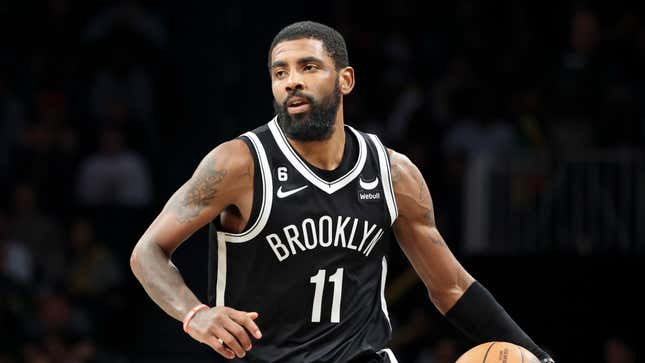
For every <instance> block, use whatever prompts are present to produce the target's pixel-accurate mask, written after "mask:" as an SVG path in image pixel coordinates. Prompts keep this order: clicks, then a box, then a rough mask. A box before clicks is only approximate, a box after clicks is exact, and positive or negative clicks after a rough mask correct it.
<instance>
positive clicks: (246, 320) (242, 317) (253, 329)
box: [231, 312, 262, 339]
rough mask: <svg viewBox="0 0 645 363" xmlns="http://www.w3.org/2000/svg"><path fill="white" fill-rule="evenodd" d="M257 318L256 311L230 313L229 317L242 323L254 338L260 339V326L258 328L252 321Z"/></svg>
mask: <svg viewBox="0 0 645 363" xmlns="http://www.w3.org/2000/svg"><path fill="white" fill-rule="evenodd" d="M257 318H258V313H256V312H253V313H240V314H235V315H231V319H233V320H235V322H237V323H238V324H240V325H242V326H243V327H244V328H245V329H246V330H248V331H249V332H250V333H251V334H253V336H254V337H255V339H260V338H262V333H261V332H260V328H258V326H257V325H256V324H255V322H254V321H253V320H255V319H257Z"/></svg>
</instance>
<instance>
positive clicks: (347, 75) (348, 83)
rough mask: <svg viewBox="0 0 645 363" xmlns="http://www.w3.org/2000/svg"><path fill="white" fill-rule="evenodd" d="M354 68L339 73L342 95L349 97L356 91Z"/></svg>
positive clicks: (341, 70)
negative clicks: (348, 95)
mask: <svg viewBox="0 0 645 363" xmlns="http://www.w3.org/2000/svg"><path fill="white" fill-rule="evenodd" d="M354 81H355V79H354V68H352V67H345V68H342V69H340V70H339V71H338V87H339V88H340V93H342V94H343V95H347V94H349V93H350V92H352V90H353V89H354Z"/></svg>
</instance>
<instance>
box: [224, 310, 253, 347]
mask: <svg viewBox="0 0 645 363" xmlns="http://www.w3.org/2000/svg"><path fill="white" fill-rule="evenodd" d="M232 319H233V316H231V319H227V320H226V321H225V322H224V329H226V330H228V332H229V333H231V335H233V337H235V338H236V339H237V341H238V342H239V343H240V345H241V346H242V348H244V350H250V349H251V338H250V337H249V335H248V334H247V333H246V330H244V327H243V326H242V325H240V324H239V323H238V322H236V321H235V320H232Z"/></svg>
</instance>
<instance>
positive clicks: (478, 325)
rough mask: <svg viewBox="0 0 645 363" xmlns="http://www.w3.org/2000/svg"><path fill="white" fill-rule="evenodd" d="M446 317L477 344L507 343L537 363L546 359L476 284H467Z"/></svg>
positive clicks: (495, 302) (486, 291) (544, 354)
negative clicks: (528, 354)
mask: <svg viewBox="0 0 645 363" xmlns="http://www.w3.org/2000/svg"><path fill="white" fill-rule="evenodd" d="M446 318H447V319H448V320H449V321H450V322H451V323H452V324H453V325H455V326H456V327H457V328H458V329H459V330H460V331H461V332H462V333H464V334H465V335H466V336H468V337H469V338H470V339H472V340H474V341H475V342H476V344H479V343H483V342H487V341H493V340H496V341H506V342H510V343H513V344H517V345H520V346H522V347H524V348H526V349H528V350H529V351H530V352H531V353H533V354H535V356H536V357H538V359H540V360H542V359H544V358H548V357H549V355H548V354H547V353H546V352H545V351H543V350H542V349H540V347H538V346H537V345H536V344H535V343H534V342H533V340H531V338H529V336H528V335H527V334H526V333H525V332H524V331H523V330H522V329H521V328H520V327H519V326H518V325H517V324H516V323H515V322H514V321H513V319H512V318H511V317H510V316H509V315H508V313H507V312H506V310H504V308H502V307H501V306H500V305H499V303H497V301H496V300H495V298H494V297H493V295H491V293H490V292H488V290H487V289H486V288H485V287H484V286H482V285H481V284H480V283H479V282H477V281H475V282H474V283H473V284H472V285H470V287H469V288H468V289H467V290H466V292H464V294H463V295H462V296H461V298H460V299H459V300H457V302H456V303H455V305H454V306H453V307H452V308H451V309H450V310H449V311H448V312H447V313H446Z"/></svg>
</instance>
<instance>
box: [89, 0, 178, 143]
mask: <svg viewBox="0 0 645 363" xmlns="http://www.w3.org/2000/svg"><path fill="white" fill-rule="evenodd" d="M166 38H167V34H166V29H165V27H164V25H163V23H162V22H161V21H160V19H159V18H158V17H157V16H155V14H153V13H152V12H151V11H149V10H147V9H145V8H144V7H143V6H142V4H141V2H140V1H137V0H119V1H115V2H113V3H112V4H111V5H110V6H108V7H106V8H105V9H103V10H102V11H101V12H99V13H98V14H97V15H96V16H95V17H94V18H92V19H91V20H90V22H89V25H88V26H87V29H86V30H85V31H84V34H83V39H84V41H85V42H86V43H88V44H90V45H97V46H99V48H98V53H100V54H102V57H101V60H100V62H101V64H100V65H99V69H98V71H97V72H96V73H95V74H94V77H93V80H92V81H91V85H90V90H89V91H90V93H89V97H90V99H89V105H90V114H91V115H92V117H93V118H94V119H96V120H97V121H98V122H99V123H100V125H101V126H102V127H105V126H107V127H118V128H121V129H123V130H124V131H125V132H126V133H127V134H128V135H133V136H134V137H135V138H137V140H138V142H137V145H138V146H137V147H138V148H140V151H142V152H145V153H149V154H152V153H153V152H154V151H156V150H157V148H158V147H159V137H160V131H159V127H158V123H159V120H158V114H156V112H155V110H156V109H157V105H156V102H155V100H156V99H157V98H158V97H159V95H158V94H157V93H156V92H155V89H156V88H157V87H156V86H157V85H156V84H154V83H155V82H154V76H153V75H154V74H155V69H154V68H155V66H156V67H158V66H159V63H160V62H161V61H160V59H161V58H163V57H162V56H161V54H162V53H163V51H164V49H165V47H166ZM105 61H107V62H105Z"/></svg>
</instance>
